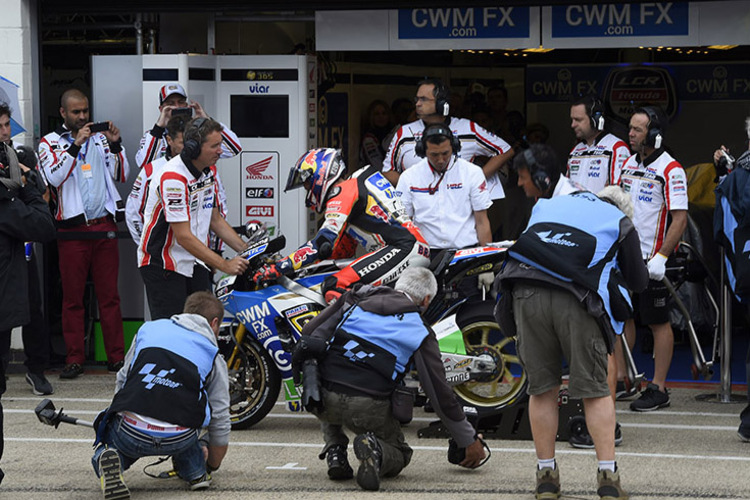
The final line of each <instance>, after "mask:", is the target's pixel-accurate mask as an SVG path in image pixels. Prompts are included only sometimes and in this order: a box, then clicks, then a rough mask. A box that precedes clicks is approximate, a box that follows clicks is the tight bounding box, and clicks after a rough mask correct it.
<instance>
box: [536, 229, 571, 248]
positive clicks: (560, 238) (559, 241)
mask: <svg viewBox="0 0 750 500" xmlns="http://www.w3.org/2000/svg"><path fill="white" fill-rule="evenodd" d="M572 234H573V233H557V234H554V235H553V233H552V231H542V232H541V233H536V235H537V236H539V239H540V240H542V241H543V242H544V243H549V244H552V245H560V246H564V247H577V246H578V243H575V242H574V241H570V240H566V239H565V238H566V237H567V236H571V235H572Z"/></svg>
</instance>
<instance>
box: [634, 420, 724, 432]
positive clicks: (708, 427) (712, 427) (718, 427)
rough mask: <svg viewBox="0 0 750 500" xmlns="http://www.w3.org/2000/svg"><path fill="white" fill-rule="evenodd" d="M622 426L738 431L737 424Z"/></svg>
mask: <svg viewBox="0 0 750 500" xmlns="http://www.w3.org/2000/svg"><path fill="white" fill-rule="evenodd" d="M620 426H622V427H625V428H630V427H632V428H636V429H678V430H686V431H736V430H737V426H736V425H735V426H730V425H678V424H633V423H630V424H624V423H622V422H621V423H620Z"/></svg>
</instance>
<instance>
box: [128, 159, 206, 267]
mask: <svg viewBox="0 0 750 500" xmlns="http://www.w3.org/2000/svg"><path fill="white" fill-rule="evenodd" d="M215 177H216V167H215V166H211V167H209V168H207V169H204V171H203V172H202V173H201V176H200V177H198V178H197V179H196V178H195V177H194V176H193V174H192V173H190V171H189V170H188V168H187V166H186V165H185V164H184V163H183V161H182V159H181V158H180V156H175V157H174V158H172V159H171V160H169V161H168V162H167V163H166V164H165V165H164V167H163V168H162V170H161V171H160V172H159V173H157V174H155V175H154V177H153V178H152V180H151V185H150V189H149V192H148V199H147V200H146V208H145V209H144V211H143V221H144V225H143V235H142V237H141V243H140V244H139V245H138V267H143V266H146V265H149V264H152V265H156V266H161V267H163V268H164V269H166V270H169V271H175V272H177V273H179V274H182V275H183V276H187V277H191V276H192V275H193V265H194V264H195V257H194V256H193V254H191V253H190V252H188V251H187V250H185V249H184V248H183V247H182V246H180V244H179V243H177V239H176V238H175V235H174V233H173V232H172V228H171V227H170V225H169V224H170V223H173V222H189V223H190V232H192V233H193V235H194V236H195V237H196V238H198V240H200V241H201V242H202V243H203V244H205V245H208V230H209V227H210V225H211V215H212V212H213V208H214V206H216V198H217V190H216V182H215Z"/></svg>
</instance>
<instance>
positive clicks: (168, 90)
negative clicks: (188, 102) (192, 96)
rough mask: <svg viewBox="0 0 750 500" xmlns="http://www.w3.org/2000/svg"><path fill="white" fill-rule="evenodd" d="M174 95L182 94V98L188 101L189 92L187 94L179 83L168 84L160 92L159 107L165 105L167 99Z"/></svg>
mask: <svg viewBox="0 0 750 500" xmlns="http://www.w3.org/2000/svg"><path fill="white" fill-rule="evenodd" d="M172 94H180V95H181V96H182V97H184V98H185V99H187V92H185V87H183V86H182V85H180V84H179V83H168V84H166V85H164V86H163V87H162V88H161V90H160V91H159V106H161V105H162V104H164V101H165V100H166V98H167V97H169V96H171V95H172Z"/></svg>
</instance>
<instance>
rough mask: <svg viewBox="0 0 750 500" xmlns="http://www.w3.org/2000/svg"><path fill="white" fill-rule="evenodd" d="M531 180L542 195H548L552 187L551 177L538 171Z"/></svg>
mask: <svg viewBox="0 0 750 500" xmlns="http://www.w3.org/2000/svg"><path fill="white" fill-rule="evenodd" d="M531 180H532V182H533V183H534V185H535V186H536V187H537V188H538V189H539V191H541V192H542V193H546V192H547V190H548V189H549V187H550V184H551V183H552V182H551V181H550V178H549V175H547V173H546V172H543V171H541V170H537V171H536V172H534V175H533V176H532V177H531Z"/></svg>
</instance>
